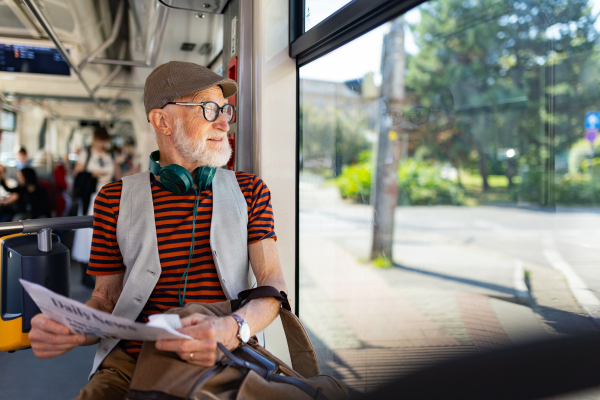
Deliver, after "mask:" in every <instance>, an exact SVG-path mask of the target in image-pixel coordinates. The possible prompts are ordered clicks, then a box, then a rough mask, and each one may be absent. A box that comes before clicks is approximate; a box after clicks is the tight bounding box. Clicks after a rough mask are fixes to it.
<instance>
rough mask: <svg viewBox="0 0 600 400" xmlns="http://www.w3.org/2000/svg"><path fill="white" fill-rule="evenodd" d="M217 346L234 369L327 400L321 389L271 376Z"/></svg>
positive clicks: (261, 368)
mask: <svg viewBox="0 0 600 400" xmlns="http://www.w3.org/2000/svg"><path fill="white" fill-rule="evenodd" d="M217 346H219V350H221V351H222V352H223V354H224V355H225V357H227V358H228V359H229V361H230V362H231V364H232V365H233V366H234V367H236V368H240V369H242V368H243V369H250V370H252V371H254V372H256V374H258V376H260V377H262V378H263V379H265V380H266V381H267V382H281V383H287V384H289V385H294V386H296V387H297V388H298V389H300V390H302V391H304V392H305V393H306V394H308V395H309V396H310V397H312V398H313V399H315V400H327V397H326V396H325V395H324V394H323V390H322V389H321V388H318V389H315V388H313V387H312V386H310V385H307V384H306V383H304V382H302V381H299V380H298V379H296V378H291V377H289V376H282V375H277V374H273V373H272V372H273V371H268V370H267V369H266V368H264V367H263V366H260V365H257V364H254V363H251V362H248V361H244V360H242V359H241V358H239V357H237V356H235V355H234V354H233V353H232V352H230V351H229V350H227V348H226V347H225V346H223V345H222V344H221V343H217Z"/></svg>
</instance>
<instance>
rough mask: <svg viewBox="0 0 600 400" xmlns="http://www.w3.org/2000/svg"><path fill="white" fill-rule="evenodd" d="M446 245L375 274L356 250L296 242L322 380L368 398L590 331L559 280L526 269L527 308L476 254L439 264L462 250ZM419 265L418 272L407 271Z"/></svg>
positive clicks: (501, 270)
mask: <svg viewBox="0 0 600 400" xmlns="http://www.w3.org/2000/svg"><path fill="white" fill-rule="evenodd" d="M412 242H413V243H412V245H414V246H416V244H418V242H419V238H418V237H416V236H415V237H413V238H412ZM442 246H443V245H442V244H436V245H433V244H430V249H429V251H423V249H418V251H417V250H415V251H414V252H413V253H411V252H410V251H409V250H408V248H409V247H410V246H409V247H407V246H405V247H403V248H402V249H401V250H402V251H398V252H395V254H401V255H402V256H401V257H400V258H402V261H403V262H402V264H399V265H398V264H397V265H396V266H395V267H394V268H391V269H377V268H374V267H373V266H371V265H368V264H364V263H361V262H359V261H358V258H357V257H356V255H355V254H353V253H355V252H356V251H357V249H356V248H353V249H352V250H353V251H352V253H351V252H350V251H348V249H347V246H342V245H340V244H338V243H336V242H335V241H334V240H332V239H329V238H325V237H319V236H317V235H314V234H311V235H303V236H301V242H300V248H301V249H310V251H308V250H305V251H301V255H300V262H301V271H302V272H301V282H300V287H301V293H302V296H301V298H300V318H301V320H302V321H303V323H304V324H305V326H306V328H307V330H308V331H309V334H310V336H311V339H312V340H313V344H314V345H315V348H316V350H317V352H318V356H319V359H320V362H321V367H322V370H323V373H327V374H332V375H334V376H337V377H339V378H341V379H343V380H344V382H345V383H346V384H347V385H348V386H349V387H350V388H351V389H353V390H357V391H367V390H370V389H373V388H375V387H377V386H379V385H381V384H383V383H385V382H387V381H389V380H390V379H393V378H394V377H397V376H399V375H402V374H406V373H407V372H410V371H413V370H415V369H418V368H422V367H424V366H426V365H428V364H431V363H435V362H437V361H441V360H445V359H449V358H452V357H457V356H463V355H468V354H475V353H479V352H485V351H488V350H494V349H499V348H502V347H509V346H513V345H515V344H519V343H524V342H527V341H531V340H539V339H546V338H551V337H555V336H557V335H560V334H568V333H574V332H575V331H578V332H581V331H582V330H593V329H596V328H595V326H594V325H593V324H592V322H591V320H590V319H589V318H588V317H586V316H585V315H584V314H583V310H581V308H580V307H579V306H578V305H577V303H576V302H575V301H574V299H573V298H572V296H570V294H569V289H568V287H567V286H566V283H565V282H564V279H562V277H561V276H560V274H559V273H558V272H556V271H554V270H550V269H548V268H544V267H540V266H536V265H529V264H528V265H526V266H525V267H526V270H530V271H531V277H532V278H531V285H532V286H533V287H534V288H535V289H534V291H533V295H534V299H533V301H532V306H531V307H530V306H528V305H522V304H518V302H517V298H516V297H515V294H516V292H515V291H514V289H513V288H512V287H511V285H508V284H507V285H502V284H498V282H500V283H502V282H504V283H506V282H511V281H510V279H511V278H510V277H509V276H508V274H510V271H512V264H510V262H509V261H502V260H498V259H495V260H493V259H491V258H490V257H488V258H487V259H486V258H485V255H482V254H479V255H477V254H475V253H474V252H473V251H471V253H470V254H465V255H464V257H460V256H459V255H458V254H454V256H453V257H447V258H446V260H443V258H444V257H445V255H447V254H448V251H454V252H459V251H461V249H457V248H456V247H455V248H452V249H449V248H441V247H442ZM399 250H400V249H399ZM464 251H466V252H467V251H469V249H466V250H464ZM453 260H461V266H460V267H459V266H458V265H452V263H453ZM417 261H418V265H420V266H421V267H420V268H414V267H412V265H415V263H416V262H417ZM444 261H445V262H444ZM503 262H504V263H505V264H506V265H503ZM434 267H437V270H436V269H434ZM443 268H445V269H446V271H442V270H441V269H443ZM461 269H463V270H464V271H463V272H464V273H465V274H469V273H470V278H469V277H468V276H464V275H463V276H461ZM449 271H452V275H450V273H449ZM478 274H479V275H478ZM486 276H487V279H486ZM493 282H496V283H493ZM538 288H539V291H536V289H538ZM536 296H537V297H536ZM536 313H537V314H536ZM573 398H578V399H583V398H596V397H581V396H580V397H573Z"/></svg>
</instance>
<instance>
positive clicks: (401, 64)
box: [299, 0, 600, 391]
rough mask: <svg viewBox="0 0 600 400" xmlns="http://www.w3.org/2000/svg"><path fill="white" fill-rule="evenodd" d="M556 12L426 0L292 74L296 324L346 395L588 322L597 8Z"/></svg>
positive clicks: (546, 6) (594, 288)
mask: <svg viewBox="0 0 600 400" xmlns="http://www.w3.org/2000/svg"><path fill="white" fill-rule="evenodd" d="M308 3H309V2H308V1H307V4H308ZM563 6H564V7H563ZM563 6H561V7H559V8H557V7H555V5H554V3H552V2H549V1H547V0H537V1H509V2H506V1H499V0H498V1H488V2H485V4H482V3H481V2H478V1H462V0H461V1H454V0H439V1H431V2H428V3H425V4H422V5H421V6H419V7H418V8H416V9H415V10H412V11H411V12H409V13H408V14H406V15H405V16H403V17H400V18H398V19H396V20H394V21H391V22H389V23H387V24H386V25H385V26H383V27H380V28H378V29H376V30H374V31H373V32H370V33H369V34H367V35H365V36H364V37H362V38H359V39H357V40H355V41H354V42H351V43H349V44H348V45H346V46H344V47H343V48H341V49H338V50H337V51H335V52H333V53H331V54H328V55H327V56H325V57H323V58H321V59H318V60H316V61H314V62H313V63H311V64H309V65H307V66H305V67H302V68H301V69H300V77H301V80H300V146H301V151H300V154H301V159H300V163H301V170H300V186H299V192H300V227H299V229H300V239H299V257H300V265H299V268H300V305H299V309H300V318H301V319H302V321H303V323H304V324H305V326H306V327H307V329H308V331H309V334H310V335H311V338H312V340H313V343H314V344H315V347H316V349H317V352H318V357H319V360H320V362H321V365H322V367H323V369H324V370H325V371H326V373H331V374H333V375H337V376H338V377H341V378H342V379H343V380H344V381H345V382H346V383H347V384H348V385H349V386H350V387H351V388H352V389H354V390H358V391H365V390H370V389H372V388H374V387H377V386H378V385H380V384H382V382H385V381H386V380H387V379H390V378H391V377H393V376H395V375H396V374H398V373H406V372H407V371H410V370H413V369H415V368H420V367H422V366H424V365H427V364H429V363H431V362H433V361H436V360H441V359H446V358H450V357H455V356H458V355H462V354H471V353H477V352H484V351H488V350H490V349H496V348H500V347H503V346H512V345H514V344H517V343H521V342H522V341H524V340H531V339H532V338H547V337H553V336H556V335H561V334H575V333H581V332H588V331H595V330H596V328H595V326H594V324H593V323H592V319H591V318H590V313H591V315H594V312H595V311H594V310H593V307H590V306H589V304H586V303H585V301H583V300H582V297H581V296H579V295H578V292H577V288H575V287H574V285H573V282H571V281H570V280H569V277H568V276H566V275H564V273H565V271H570V272H572V273H573V274H575V275H576V276H577V277H578V278H579V279H580V280H581V281H583V282H584V284H585V286H586V288H585V291H587V293H594V296H595V297H594V298H595V299H596V300H595V301H597V297H598V296H597V295H596V293H597V292H598V291H599V290H600V272H598V271H597V268H596V267H595V266H596V265H597V263H598V261H600V254H599V252H598V250H599V249H600V247H599V246H598V245H597V244H596V243H597V241H598V240H597V239H598V238H599V237H600V230H599V228H598V227H599V226H600V217H599V215H600V214H598V210H599V208H598V205H599V203H600V192H599V190H598V189H600V151H599V146H600V140H598V139H596V136H597V133H598V129H599V128H600V124H596V123H595V122H594V120H593V117H589V116H590V115H592V114H590V113H593V112H597V111H600V109H599V107H600V106H599V104H600V101H599V100H600V91H599V90H598V82H599V81H600V74H599V72H598V71H600V51H599V50H600V49H599V48H598V45H597V39H598V28H599V27H600V25H598V23H597V22H596V17H595V16H596V15H597V14H598V11H600V5H597V4H596V3H595V2H589V1H587V0H586V1H584V0H575V1H569V2H565V3H564V4H563ZM349 71H350V72H349ZM590 118H591V119H590ZM567 275H568V274H567ZM570 276H573V275H570ZM598 304H600V302H598ZM594 316H596V315H594Z"/></svg>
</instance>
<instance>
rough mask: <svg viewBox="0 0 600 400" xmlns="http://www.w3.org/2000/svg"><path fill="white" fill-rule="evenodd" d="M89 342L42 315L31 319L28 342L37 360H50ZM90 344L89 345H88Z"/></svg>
mask: <svg viewBox="0 0 600 400" xmlns="http://www.w3.org/2000/svg"><path fill="white" fill-rule="evenodd" d="M94 339H95V338H90V339H89V340H88V339H87V337H86V336H85V335H76V334H72V333H71V331H70V330H69V328H67V327H66V326H64V325H61V324H59V323H58V322H54V321H52V320H51V319H50V318H48V317H46V316H45V315H44V314H38V315H36V316H35V317H33V318H32V319H31V331H30V332H29V340H30V341H31V348H32V349H33V353H34V354H35V356H36V357H38V358H52V357H57V356H60V355H62V354H64V353H66V352H67V351H69V350H71V349H73V348H75V347H77V346H81V345H84V344H86V341H93V340H94ZM90 344H91V343H90Z"/></svg>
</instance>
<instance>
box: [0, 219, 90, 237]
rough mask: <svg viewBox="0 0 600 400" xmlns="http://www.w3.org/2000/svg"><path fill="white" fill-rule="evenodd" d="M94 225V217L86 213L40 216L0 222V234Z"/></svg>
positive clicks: (58, 229) (59, 229)
mask: <svg viewBox="0 0 600 400" xmlns="http://www.w3.org/2000/svg"><path fill="white" fill-rule="evenodd" d="M93 226H94V217H93V216H92V215H85V216H81V217H59V218H39V219H25V220H22V221H15V222H3V223H0V236H6V235H12V234H15V233H34V232H39V231H41V230H42V229H52V230H57V231H61V230H66V229H81V228H92V227H93Z"/></svg>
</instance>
